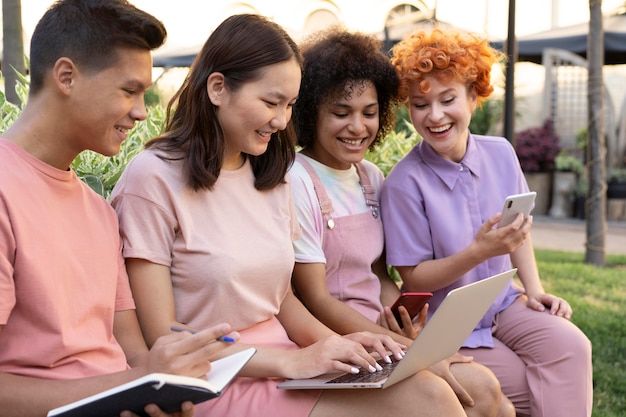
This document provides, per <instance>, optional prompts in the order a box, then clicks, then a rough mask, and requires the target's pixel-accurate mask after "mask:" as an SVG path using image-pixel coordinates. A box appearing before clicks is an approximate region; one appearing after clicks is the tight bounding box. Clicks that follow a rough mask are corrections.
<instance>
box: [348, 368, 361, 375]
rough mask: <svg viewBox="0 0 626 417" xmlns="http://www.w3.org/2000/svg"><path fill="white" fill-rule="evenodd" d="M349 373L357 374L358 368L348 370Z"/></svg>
mask: <svg viewBox="0 0 626 417" xmlns="http://www.w3.org/2000/svg"><path fill="white" fill-rule="evenodd" d="M350 372H352V373H353V374H358V373H359V368H354V367H352V368H350Z"/></svg>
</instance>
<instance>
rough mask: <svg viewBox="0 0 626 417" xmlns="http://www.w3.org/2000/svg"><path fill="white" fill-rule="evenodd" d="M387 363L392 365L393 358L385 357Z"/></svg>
mask: <svg viewBox="0 0 626 417" xmlns="http://www.w3.org/2000/svg"><path fill="white" fill-rule="evenodd" d="M385 362H387V363H391V358H390V357H389V355H387V356H385Z"/></svg>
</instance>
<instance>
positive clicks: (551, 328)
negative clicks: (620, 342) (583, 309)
mask: <svg viewBox="0 0 626 417" xmlns="http://www.w3.org/2000/svg"><path fill="white" fill-rule="evenodd" d="M493 335H494V343H495V347H494V348H493V349H489V348H478V349H470V348H462V349H461V351H460V352H461V353H462V354H464V355H467V356H473V357H474V360H475V361H476V362H478V363H481V364H483V365H485V366H487V367H488V368H489V369H491V370H492V371H493V372H494V373H495V375H496V376H497V377H498V379H499V381H500V384H501V386H502V392H504V394H505V395H506V396H507V397H509V399H510V400H511V401H512V402H513V404H514V406H515V409H516V411H517V415H518V416H531V417H561V416H562V417H589V416H591V408H592V402H593V382H592V365H591V342H590V341H589V339H588V338H587V337H586V336H585V334H584V333H583V332H582V331H581V330H580V329H579V328H578V327H576V326H575V325H574V324H573V323H571V322H570V321H569V320H567V319H564V318H562V317H557V316H553V315H550V313H549V312H547V311H545V312H539V311H535V310H532V309H530V308H528V307H526V296H520V297H519V298H518V299H517V300H515V302H514V303H513V304H512V305H511V306H509V307H508V308H507V309H506V310H504V311H502V312H500V313H498V314H497V315H496V318H495V321H494V326H493Z"/></svg>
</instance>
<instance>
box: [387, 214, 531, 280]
mask: <svg viewBox="0 0 626 417" xmlns="http://www.w3.org/2000/svg"><path fill="white" fill-rule="evenodd" d="M499 220H500V214H497V215H495V216H492V217H490V218H489V219H488V220H487V221H486V222H485V223H484V224H483V225H482V226H481V227H480V229H479V230H478V233H477V234H476V236H475V238H474V240H473V241H472V242H471V243H470V244H469V245H468V246H467V247H466V248H465V249H463V250H461V251H459V252H457V253H455V254H453V255H450V256H448V257H446V258H440V259H433V260H428V261H424V262H422V263H420V264H419V265H412V266H397V267H396V269H397V270H398V272H399V273H400V276H401V277H402V280H403V281H404V284H405V286H406V288H407V289H408V290H410V291H436V290H438V289H441V288H443V287H446V286H448V285H450V284H452V283H453V282H455V281H456V280H458V279H459V278H460V277H461V276H462V275H463V274H465V273H467V272H468V271H470V270H471V269H473V268H474V267H476V266H477V265H478V264H480V263H482V262H484V261H486V260H487V259H489V258H491V257H494V256H498V255H504V254H510V253H512V252H514V251H515V250H516V249H517V248H518V247H520V246H521V245H522V243H523V242H524V240H525V239H526V238H527V237H528V236H529V234H530V228H531V226H532V216H531V217H529V218H528V219H527V220H524V218H523V216H522V215H521V214H520V215H518V217H517V218H516V219H515V220H514V221H513V223H511V224H510V225H508V226H505V227H502V228H494V226H495V225H496V224H497V223H498V221H499Z"/></svg>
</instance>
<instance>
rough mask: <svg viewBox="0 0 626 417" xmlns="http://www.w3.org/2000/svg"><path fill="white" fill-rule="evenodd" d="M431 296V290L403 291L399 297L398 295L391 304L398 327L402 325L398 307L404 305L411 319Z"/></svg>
mask: <svg viewBox="0 0 626 417" xmlns="http://www.w3.org/2000/svg"><path fill="white" fill-rule="evenodd" d="M432 296H433V293H431V292H405V293H402V294H400V297H398V299H397V300H396V301H395V302H394V303H393V305H392V306H391V311H392V312H393V315H394V316H395V318H396V321H397V322H398V324H399V325H400V327H401V328H402V327H403V326H402V319H401V318H400V312H399V311H398V307H400V306H404V308H406V309H407V311H408V312H409V315H410V316H411V319H413V318H414V317H415V316H417V314H418V313H419V312H420V311H421V310H422V307H424V304H426V303H427V302H428V300H429V299H430V297H432Z"/></svg>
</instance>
